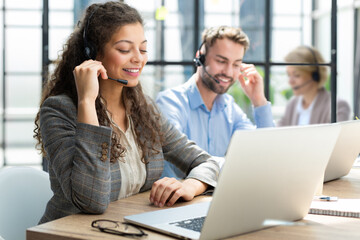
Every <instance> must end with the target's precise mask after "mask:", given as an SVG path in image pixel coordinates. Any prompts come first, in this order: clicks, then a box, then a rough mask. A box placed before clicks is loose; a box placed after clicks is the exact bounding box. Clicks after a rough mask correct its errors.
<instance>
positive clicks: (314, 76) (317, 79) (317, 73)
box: [306, 46, 320, 82]
mask: <svg viewBox="0 0 360 240" xmlns="http://www.w3.org/2000/svg"><path fill="white" fill-rule="evenodd" d="M306 48H307V49H309V51H310V52H311V54H312V56H313V59H314V63H315V64H318V61H317V59H316V55H315V52H314V50H313V49H312V48H311V47H308V46H306ZM311 77H312V79H313V80H314V81H315V82H320V69H319V65H316V70H315V71H314V72H312V74H311Z"/></svg>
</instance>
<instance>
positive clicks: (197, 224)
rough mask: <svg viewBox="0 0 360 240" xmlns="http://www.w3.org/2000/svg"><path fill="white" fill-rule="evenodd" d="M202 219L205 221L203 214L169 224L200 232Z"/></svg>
mask: <svg viewBox="0 0 360 240" xmlns="http://www.w3.org/2000/svg"><path fill="white" fill-rule="evenodd" d="M204 221H205V216H204V217H198V218H192V219H187V220H183V221H179V222H173V223H170V224H172V225H175V226H177V227H182V228H186V229H190V230H193V231H196V232H201V229H202V226H203V224H204Z"/></svg>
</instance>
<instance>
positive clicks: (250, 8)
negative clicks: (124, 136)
mask: <svg viewBox="0 0 360 240" xmlns="http://www.w3.org/2000/svg"><path fill="white" fill-rule="evenodd" d="M94 2H104V1H91V0H2V1H0V7H1V9H2V11H1V12H0V34H1V36H2V37H0V47H1V49H2V51H1V52H0V72H1V73H2V74H1V77H0V106H1V112H0V116H1V120H2V121H1V124H0V141H1V149H0V168H1V167H3V166H14V165H30V166H36V167H38V168H42V157H41V156H40V155H39V153H38V151H37V150H36V149H35V141H34V139H33V137H32V136H33V128H34V123H33V121H34V117H35V114H36V113H37V110H38V104H39V101H40V97H41V88H42V82H43V74H44V72H45V71H47V70H49V71H50V72H51V71H52V69H53V65H52V61H53V60H55V59H56V58H57V57H58V54H59V53H61V50H62V45H63V44H64V42H65V41H66V39H67V37H68V36H69V34H70V33H71V32H72V30H73V28H74V26H76V24H77V23H78V21H79V19H80V18H81V15H82V12H83V10H84V9H85V8H86V7H87V6H88V5H89V4H91V3H94ZM125 2H127V3H128V4H130V5H131V6H133V7H135V8H137V9H138V10H139V11H140V12H141V13H142V15H143V17H144V19H145V23H146V25H145V28H146V29H145V30H146V37H147V39H148V54H149V63H148V65H147V66H146V67H145V70H144V72H143V75H142V77H141V83H142V85H143V87H144V89H145V91H146V92H147V93H148V94H149V95H150V96H151V97H155V96H156V94H157V93H158V92H159V91H161V90H164V89H166V88H170V87H173V86H176V85H179V84H181V83H183V82H185V81H186V80H187V79H188V78H189V77H190V76H191V74H192V73H193V72H194V66H193V58H194V56H195V52H196V50H197V49H198V47H199V45H200V44H201V32H202V30H203V29H204V28H206V27H211V26H219V25H231V26H240V27H242V28H243V30H244V31H245V32H246V33H247V34H248V35H249V37H250V41H251V47H250V49H249V50H248V52H247V53H246V55H245V59H244V62H248V63H254V64H256V66H257V67H258V70H259V71H260V72H261V74H262V75H263V77H264V80H265V93H266V95H267V97H268V98H269V99H270V100H271V102H272V105H273V113H274V117H275V119H278V118H279V117H280V116H281V115H282V114H283V113H284V110H285V105H286V103H287V101H288V99H289V97H290V95H289V93H290V94H291V91H290V87H289V85H288V78H287V75H286V71H285V65H284V60H283V58H284V56H285V54H286V53H287V52H289V51H290V50H291V49H293V48H295V47H296V46H298V45H313V46H315V47H316V48H318V49H319V50H320V51H321V53H322V55H323V56H324V57H325V59H326V61H327V64H328V65H329V72H330V73H332V77H331V79H329V84H328V85H327V88H328V89H329V90H331V89H332V90H333V91H332V92H333V96H337V97H340V98H342V99H345V100H346V101H348V103H349V104H350V106H351V108H352V117H353V118H354V117H355V116H359V110H360V109H359V104H358V101H359V95H360V87H359V69H360V35H359V33H360V31H359V28H360V24H359V23H360V14H359V13H360V0H339V1H336V0H291V1H289V0H127V1H126V0H125ZM330 68H331V69H332V71H331V70H330ZM334 73H335V74H334ZM230 93H231V94H232V95H233V96H234V97H235V98H236V100H237V101H238V102H239V104H240V105H241V106H242V108H243V109H244V110H246V111H248V112H249V114H251V108H250V107H249V102H248V100H247V99H246V98H245V97H244V94H243V93H242V91H241V89H240V87H239V86H237V85H235V86H234V87H233V88H232V89H231V91H230ZM334 120H335V119H334Z"/></svg>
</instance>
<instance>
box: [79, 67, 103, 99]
mask: <svg viewBox="0 0 360 240" xmlns="http://www.w3.org/2000/svg"><path fill="white" fill-rule="evenodd" d="M73 74H74V78H75V84H76V90H77V94H78V101H79V102H82V101H85V102H95V99H96V97H97V96H98V94H99V81H98V76H99V75H101V77H102V78H103V79H107V78H108V77H107V74H106V69H105V68H104V66H103V65H102V63H101V62H99V61H95V60H87V61H84V62H83V63H82V64H80V65H78V66H76V67H75V68H74V71H73Z"/></svg>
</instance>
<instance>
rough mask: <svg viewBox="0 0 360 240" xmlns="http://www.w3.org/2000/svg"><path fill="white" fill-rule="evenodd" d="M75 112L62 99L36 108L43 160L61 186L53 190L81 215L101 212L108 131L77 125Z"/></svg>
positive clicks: (106, 193) (106, 192)
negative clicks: (43, 150) (43, 151)
mask: <svg viewBox="0 0 360 240" xmlns="http://www.w3.org/2000/svg"><path fill="white" fill-rule="evenodd" d="M76 112H77V110H76V107H75V105H74V103H73V102H72V100H71V99H70V98H69V97H66V96H55V97H50V98H48V99H47V100H46V101H45V102H44V103H43V105H42V106H41V109H40V129H41V136H42V139H43V144H44V148H45V152H46V158H47V159H48V161H49V168H51V170H52V171H53V172H54V173H55V178H56V179H55V180H54V181H58V183H59V184H60V186H61V190H60V189H53V191H55V195H56V191H62V193H60V194H61V195H62V194H63V195H64V196H65V198H66V199H67V200H68V201H70V202H72V203H73V204H74V205H75V206H76V207H77V208H78V209H79V210H80V211H82V212H85V213H102V212H104V211H105V209H106V208H107V206H108V204H109V202H110V191H111V182H110V161H109V155H110V153H109V152H110V139H111V129H110V128H109V127H104V126H93V125H88V124H84V123H78V122H77V119H76V118H77V114H76ZM101 158H103V159H105V161H102V160H101Z"/></svg>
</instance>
